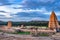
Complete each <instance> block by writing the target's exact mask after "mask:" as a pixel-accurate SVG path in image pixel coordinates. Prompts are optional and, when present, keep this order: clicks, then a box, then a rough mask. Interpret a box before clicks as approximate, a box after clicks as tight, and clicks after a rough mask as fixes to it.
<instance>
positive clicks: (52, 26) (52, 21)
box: [48, 11, 59, 29]
mask: <svg viewBox="0 0 60 40" xmlns="http://www.w3.org/2000/svg"><path fill="white" fill-rule="evenodd" d="M48 27H49V28H50V29H55V28H58V27H59V24H58V20H57V17H56V15H55V13H54V11H52V13H51V15H50V20H49V24H48Z"/></svg>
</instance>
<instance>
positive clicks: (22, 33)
mask: <svg viewBox="0 0 60 40" xmlns="http://www.w3.org/2000/svg"><path fill="white" fill-rule="evenodd" d="M13 34H21V35H29V34H30V32H23V31H21V32H17V33H13Z"/></svg>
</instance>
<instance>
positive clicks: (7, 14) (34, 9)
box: [0, 0, 60, 21]
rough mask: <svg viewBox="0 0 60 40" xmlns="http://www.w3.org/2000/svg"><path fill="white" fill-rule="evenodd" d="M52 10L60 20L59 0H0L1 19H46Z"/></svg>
mask: <svg viewBox="0 0 60 40" xmlns="http://www.w3.org/2000/svg"><path fill="white" fill-rule="evenodd" d="M52 11H54V12H55V14H56V15H57V18H58V20H59V21H60V0H0V20H1V21H31V20H39V21H42V20H44V21H48V20H49V18H50V14H51V12H52Z"/></svg>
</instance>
